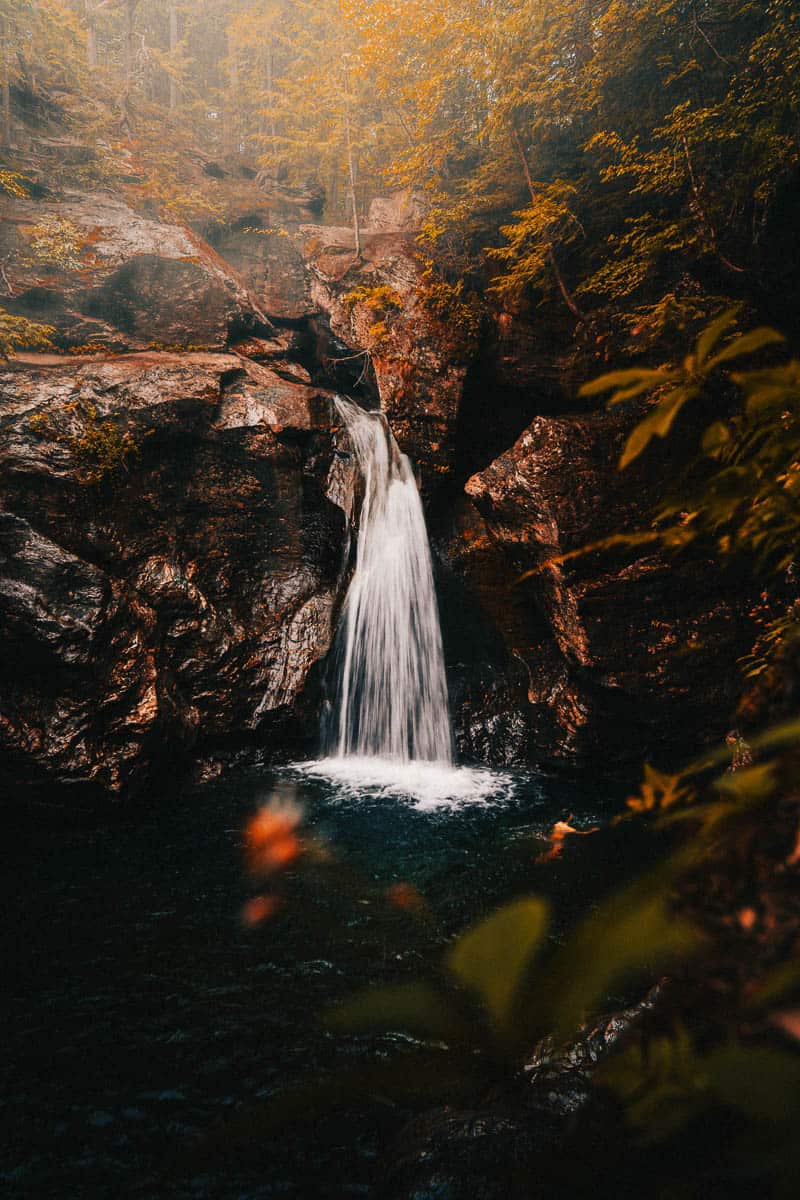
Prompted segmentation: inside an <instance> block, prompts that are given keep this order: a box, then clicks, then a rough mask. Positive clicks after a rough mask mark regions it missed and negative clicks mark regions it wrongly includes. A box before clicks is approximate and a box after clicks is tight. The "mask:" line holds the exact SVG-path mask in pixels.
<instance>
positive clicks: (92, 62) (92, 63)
mask: <svg viewBox="0 0 800 1200" xmlns="http://www.w3.org/2000/svg"><path fill="white" fill-rule="evenodd" d="M85 11H86V61H87V63H88V64H89V67H90V68H91V70H94V69H95V67H96V66H97V30H96V29H95V27H94V0H85Z"/></svg>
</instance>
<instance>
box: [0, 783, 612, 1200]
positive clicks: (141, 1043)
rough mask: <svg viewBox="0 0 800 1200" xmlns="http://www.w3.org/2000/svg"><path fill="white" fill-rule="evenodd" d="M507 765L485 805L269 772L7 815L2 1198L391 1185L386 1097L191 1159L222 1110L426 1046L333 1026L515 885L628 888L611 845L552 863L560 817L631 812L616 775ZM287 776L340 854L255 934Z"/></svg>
mask: <svg viewBox="0 0 800 1200" xmlns="http://www.w3.org/2000/svg"><path fill="white" fill-rule="evenodd" d="M323 765H324V764H323ZM327 765H328V767H330V766H331V764H327ZM428 770H429V768H424V771H425V773H427V772H428ZM347 774H351V772H350V771H348V772H347ZM446 774H447V773H446ZM478 774H479V775H483V774H484V773H483V772H479V773H478ZM487 774H490V773H487ZM456 777H457V778H458V779H459V780H464V781H466V780H469V779H470V778H471V776H470V773H468V772H465V773H463V774H462V773H458V774H457V776H456ZM450 778H451V781H452V776H451V777H450ZM490 778H491V779H492V780H493V781H494V783H493V787H494V791H493V792H489V791H487V792H486V793H485V794H484V795H483V798H482V799H481V800H480V802H478V803H468V802H465V801H464V800H463V799H462V800H461V801H458V802H455V803H454V802H453V799H452V795H450V796H449V797H448V800H447V802H446V803H438V804H437V803H435V802H433V803H432V802H431V793H430V788H429V787H428V788H426V789H425V791H426V794H427V801H426V800H425V799H422V800H421V799H420V797H419V795H416V796H415V795H414V794H410V795H406V796H405V798H403V797H401V796H398V795H396V794H393V795H392V796H388V795H387V788H392V789H393V791H394V792H396V791H397V790H398V787H399V782H400V781H399V776H398V773H397V771H396V767H394V766H393V768H392V776H391V777H390V778H389V779H388V781H386V780H385V781H383V783H380V784H375V783H373V784H372V785H371V786H370V785H369V784H368V783H367V782H366V781H365V780H363V779H362V780H360V781H354V780H353V778H352V777H351V778H345V779H344V780H342V779H339V780H336V779H333V780H331V779H328V778H325V777H324V776H323V775H322V774H319V773H315V772H313V771H311V770H298V769H297V768H296V767H290V768H286V769H282V770H276V771H269V772H264V771H257V770H248V771H241V772H237V773H233V774H231V775H229V776H227V777H225V778H224V779H222V780H219V781H217V782H216V783H213V784H209V785H206V786H204V787H202V788H197V789H193V790H191V791H187V792H186V793H184V794H183V795H182V796H181V797H179V798H178V799H177V800H176V799H174V798H170V799H166V798H165V799H163V800H159V798H158V797H156V796H154V797H153V798H152V800H153V803H151V804H150V805H144V804H140V805H139V806H137V808H136V810H135V811H131V812H130V813H124V814H117V815H116V816H115V817H113V818H112V817H111V815H110V814H109V813H108V812H104V813H98V814H97V816H96V817H93V818H91V819H90V818H88V817H87V818H84V819H83V820H82V821H81V822H77V821H71V820H67V819H66V818H65V817H62V818H61V819H59V817H58V814H55V813H46V812H42V813H41V814H40V815H39V816H37V815H36V814H31V813H30V812H29V813H27V814H24V813H17V814H16V815H15V816H12V815H9V814H6V817H5V818H4V821H5V830H4V833H5V845H6V847H7V849H8V850H9V852H10V853H9V855H8V857H9V860H10V861H9V862H8V865H7V867H6V871H5V873H4V875H3V877H2V883H1V884H0V886H1V887H2V893H3V895H2V901H3V906H4V911H5V914H6V920H5V923H4V933H3V947H2V953H3V963H4V992H5V1006H6V1021H5V1025H4V1030H5V1033H6V1054H5V1056H4V1059H5V1061H4V1067H3V1070H4V1074H5V1081H4V1091H3V1095H4V1103H5V1107H4V1120H5V1133H6V1137H5V1138H4V1146H3V1150H2V1159H1V1161H0V1183H2V1191H3V1196H4V1197H5V1198H7V1200H16V1198H17V1197H19V1198H20V1200H21V1198H22V1197H32V1196H36V1197H37V1200H48V1198H49V1197H52V1198H53V1200H56V1198H58V1200H61V1197H63V1196H67V1195H68V1196H70V1198H71V1200H90V1198H91V1200H97V1198H98V1197H102V1196H112V1195H113V1196H115V1197H117V1198H118V1200H122V1198H128V1197H130V1198H131V1200H145V1198H147V1200H173V1198H176V1200H177V1198H180V1200H184V1198H185V1200H205V1198H206V1197H208V1198H209V1200H211V1198H213V1200H234V1198H235V1197H242V1198H244V1197H247V1198H248V1200H262V1198H264V1200H266V1198H267V1197H273V1196H275V1197H277V1196H288V1195H290V1196H298V1197H305V1196H309V1197H311V1196H313V1197H315V1200H316V1198H317V1197H330V1198H334V1197H335V1198H339V1197H344V1196H361V1197H373V1196H377V1195H378V1194H379V1191H380V1185H379V1182H378V1181H379V1179H380V1176H381V1171H382V1167H381V1155H383V1154H385V1153H386V1152H387V1148H388V1147H389V1146H390V1145H391V1139H392V1137H393V1136H394V1134H395V1133H396V1130H397V1127H398V1124H401V1123H402V1122H403V1120H404V1119H405V1116H404V1114H403V1112H402V1111H398V1110H397V1109H386V1108H385V1106H380V1105H379V1106H378V1109H377V1110H375V1111H374V1112H373V1111H371V1112H370V1114H369V1115H368V1118H366V1117H365V1118H364V1119H359V1120H357V1121H354V1120H353V1118H352V1114H338V1115H337V1114H336V1113H332V1114H331V1115H330V1117H326V1118H325V1119H324V1120H321V1121H320V1123H318V1125H317V1126H316V1127H315V1128H314V1130H313V1133H312V1132H310V1131H309V1130H308V1129H304V1128H299V1129H297V1128H295V1129H293V1130H290V1131H289V1132H288V1133H287V1134H286V1135H285V1136H284V1135H283V1134H281V1136H280V1137H278V1138H277V1139H272V1140H268V1141H265V1142H264V1144H263V1145H260V1144H258V1142H256V1144H255V1145H254V1147H253V1154H252V1155H245V1156H243V1157H242V1160H241V1161H239V1162H237V1163H236V1164H234V1165H233V1166H232V1165H231V1164H230V1163H229V1162H228V1163H225V1164H224V1166H220V1167H219V1168H218V1169H217V1168H215V1167H214V1166H213V1164H212V1165H211V1166H209V1165H208V1164H202V1165H201V1164H198V1165H197V1166H195V1167H192V1166H191V1165H189V1166H186V1165H185V1164H184V1166H183V1168H182V1169H181V1170H180V1171H178V1170H174V1169H173V1168H172V1166H171V1165H170V1164H171V1163H172V1157H173V1155H174V1154H175V1153H176V1152H179V1151H181V1149H182V1148H183V1149H185V1148H186V1147H191V1146H192V1144H193V1140H194V1139H197V1138H199V1137H201V1136H202V1135H203V1134H204V1133H206V1132H208V1130H209V1129H211V1128H213V1126H214V1125H215V1123H216V1122H218V1121H220V1120H221V1119H224V1118H225V1117H226V1116H227V1115H229V1114H231V1113H237V1112H239V1111H240V1110H243V1109H246V1108H247V1106H249V1105H253V1104H258V1103H259V1102H261V1101H263V1100H265V1099H269V1098H270V1097H271V1096H274V1095H276V1094H278V1093H280V1091H281V1090H282V1089H284V1088H286V1087H289V1086H291V1085H292V1084H294V1083H295V1082H297V1081H298V1080H299V1079H303V1078H309V1077H310V1078H312V1079H319V1078H325V1077H328V1076H329V1075H331V1074H333V1073H335V1072H337V1071H339V1070H341V1069H343V1068H347V1067H350V1066H353V1065H355V1064H357V1063H359V1062H366V1061H374V1060H375V1057H376V1056H377V1057H379V1058H380V1057H386V1055H388V1054H394V1053H396V1052H402V1050H403V1047H404V1046H407V1044H408V1043H407V1041H406V1040H405V1039H404V1038H402V1037H401V1036H400V1035H398V1034H393V1033H391V1032H387V1033H386V1034H381V1035H375V1036H370V1037H363V1036H362V1037H354V1036H346V1035H333V1034H332V1033H331V1032H330V1031H329V1030H327V1029H326V1028H325V1026H324V1024H323V1017H324V1014H325V1012H326V1010H327V1009H328V1007H329V1006H330V1005H331V1004H334V1003H336V1002H337V1001H340V1000H342V999H343V998H345V997H346V996H348V995H350V994H352V993H353V992H354V991H357V990H359V989H361V988H363V987H365V986H368V985H370V984H381V983H389V982H397V981H400V980H411V979H416V978H420V977H424V976H425V975H426V973H428V972H429V971H431V970H433V969H435V967H436V964H438V962H439V961H440V959H441V954H442V950H443V947H444V945H445V944H446V942H447V940H448V939H449V938H450V937H451V936H452V935H453V934H454V933H456V932H458V931H459V930H461V929H463V928H464V927H465V926H466V925H467V924H469V923H470V922H471V921H472V920H474V919H476V918H479V917H480V916H482V915H484V914H486V913H488V912H489V911H490V910H491V909H492V908H493V907H494V906H495V905H497V904H499V903H501V902H502V901H503V900H505V899H507V898H509V897H511V896H513V895H519V894H520V893H521V892H525V893H530V892H535V891H540V892H546V893H549V894H550V895H551V896H552V897H553V904H554V911H555V912H556V913H558V914H559V917H560V916H561V915H562V914H564V913H566V912H567V911H568V910H569V909H571V910H572V911H574V908H575V905H576V903H578V902H580V904H585V903H587V902H588V901H590V900H591V898H592V897H593V896H594V895H595V894H598V893H599V892H602V891H604V890H606V888H607V887H608V886H610V885H611V883H612V881H613V880H614V878H615V877H616V875H617V874H618V872H619V863H618V862H608V861H605V860H604V858H603V853H604V852H603V847H602V845H601V844H599V843H598V842H597V839H596V838H594V837H592V838H575V839H572V840H573V842H574V843H575V844H574V846H569V847H568V848H567V851H566V853H565V856H564V858H563V859H562V860H561V861H559V862H558V863H550V864H545V865H542V866H537V865H536V859H537V857H538V856H539V855H540V854H541V853H542V851H543V850H544V849H545V847H546V835H547V832H548V831H549V829H550V828H551V827H552V824H553V823H554V821H556V820H558V819H559V818H560V817H562V816H564V815H566V814H568V813H573V812H574V813H575V814H576V818H575V822H574V823H575V824H576V825H578V826H579V827H580V828H588V827H591V826H592V825H596V824H598V823H599V822H600V821H601V820H602V817H603V814H604V811H605V812H606V813H607V812H609V811H610V808H609V806H608V804H604V803H603V802H602V799H598V790H597V789H596V788H595V787H594V786H592V787H586V788H584V786H583V785H581V784H579V783H577V782H573V783H570V782H566V781H555V780H545V779H538V778H536V777H534V776H529V775H519V774H515V773H513V772H503V773H502V775H500V776H497V775H494V776H490ZM501 779H502V780H503V782H502V783H501V782H500V780H501ZM287 789H288V790H289V791H290V792H291V794H292V795H293V796H295V798H296V799H297V801H298V802H299V803H300V804H301V805H302V806H303V809H304V813H305V818H304V829H305V830H306V831H307V832H308V833H309V834H311V835H313V836H314V837H317V838H319V839H320V840H324V843H325V844H326V845H327V846H328V847H329V848H330V851H331V857H332V862H331V863H329V864H328V865H324V864H320V865H318V866H313V865H309V864H304V863H300V864H298V865H297V868H296V869H295V867H292V868H290V869H289V870H288V871H287V872H286V873H285V876H284V878H283V879H282V880H281V881H280V884H279V886H280V889H281V893H282V905H281V909H280V911H279V912H278V913H277V915H276V916H275V917H274V918H273V920H271V921H269V922H267V923H266V924H265V925H263V926H262V927H260V928H259V929H255V930H253V929H246V928H244V927H243V926H242V924H241V922H240V919H239V914H240V912H241V908H242V904H243V903H244V901H245V900H246V898H247V896H248V895H249V894H250V891H251V890H252V889H251V888H249V886H248V881H247V880H246V878H245V873H244V869H243V854H242V843H243V829H244V827H245V825H246V823H247V821H248V819H249V817H250V816H252V814H253V813H254V812H255V811H257V809H258V807H259V806H260V805H261V804H263V803H265V802H268V801H269V799H270V797H272V796H274V795H275V793H276V791H277V792H279V793H282V792H285V791H286V790H287ZM411 790H412V792H413V789H411ZM452 791H453V788H452V786H451V783H446V784H445V786H444V787H443V788H442V789H441V793H440V795H441V794H443V793H452ZM475 794H476V793H475V792H471V793H470V795H471V796H472V798H473V799H474V798H475ZM344 869H346V870H347V872H352V874H349V875H348V878H349V879H350V880H351V882H350V884H349V885H348V887H347V888H343V887H341V886H340V883H339V878H340V872H341V871H342V870H344ZM354 878H357V880H358V881H359V882H358V883H357V884H355V885H354V884H353V883H352V880H353V879H354ZM398 883H409V884H411V885H413V886H414V887H415V888H417V889H419V891H420V892H421V893H422V895H423V896H424V897H425V898H426V900H427V902H428V903H429V905H430V908H431V910H432V912H433V913H434V914H435V916H436V925H435V929H434V930H433V932H431V931H426V930H423V929H421V928H420V927H419V926H418V925H414V924H410V923H409V921H408V918H407V917H406V916H404V914H403V913H402V912H400V911H398V910H396V909H394V908H392V907H391V906H390V905H387V904H386V903H383V902H382V900H381V895H382V894H383V892H384V891H385V889H388V888H391V886H392V885H395V884H398Z"/></svg>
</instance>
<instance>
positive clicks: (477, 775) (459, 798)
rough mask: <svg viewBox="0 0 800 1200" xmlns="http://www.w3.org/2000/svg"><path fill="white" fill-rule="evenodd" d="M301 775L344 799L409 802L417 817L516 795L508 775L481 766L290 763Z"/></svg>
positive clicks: (340, 760) (360, 760)
mask: <svg viewBox="0 0 800 1200" xmlns="http://www.w3.org/2000/svg"><path fill="white" fill-rule="evenodd" d="M291 769H293V770H295V771H298V772H299V773H301V774H304V775H309V776H312V777H315V778H318V779H325V780H327V781H328V782H329V783H331V784H333V786H334V787H335V788H336V789H337V790H338V791H339V792H340V793H341V795H342V796H343V797H346V798H352V799H357V798H360V797H366V796H370V797H373V798H374V797H376V796H378V797H381V796H386V797H392V798H396V799H404V800H410V801H411V802H412V803H413V807H414V808H416V809H417V810H418V811H419V812H434V811H436V810H438V809H448V808H460V807H462V806H464V805H468V804H482V805H493V804H498V803H504V802H507V801H509V800H510V799H511V798H512V797H513V795H514V792H515V790H516V789H515V784H514V779H513V777H512V776H511V775H508V774H504V773H502V772H499V771H489V770H487V769H485V768H482V767H453V766H450V765H449V764H447V763H430V762H398V761H397V760H396V759H389V758H372V757H361V758H323V759H319V760H317V761H314V762H305V763H294V764H293V765H292V768H291Z"/></svg>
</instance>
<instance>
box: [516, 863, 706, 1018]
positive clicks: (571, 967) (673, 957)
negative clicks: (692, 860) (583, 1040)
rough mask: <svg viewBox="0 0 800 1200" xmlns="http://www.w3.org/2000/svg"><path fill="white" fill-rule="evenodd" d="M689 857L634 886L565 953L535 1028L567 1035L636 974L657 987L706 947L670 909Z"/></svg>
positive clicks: (582, 928)
mask: <svg viewBox="0 0 800 1200" xmlns="http://www.w3.org/2000/svg"><path fill="white" fill-rule="evenodd" d="M688 861H689V853H688V851H687V854H686V855H683V856H682V855H675V856H673V858H672V859H670V860H669V861H668V862H667V863H665V864H663V865H662V866H661V867H660V868H659V869H658V870H656V871H654V872H653V873H652V874H651V875H649V876H647V877H645V878H644V879H643V880H639V881H637V883H635V884H634V885H633V886H632V887H630V888H626V889H625V890H624V891H622V892H619V893H617V895H615V896H613V897H612V898H611V899H610V900H608V901H606V902H605V903H604V904H602V905H601V906H600V908H599V909H598V910H597V911H596V912H595V913H592V915H591V916H590V917H588V918H587V919H586V920H585V921H584V922H583V923H582V924H581V925H579V926H578V928H577V929H576V930H575V932H574V933H573V934H572V935H571V937H570V939H569V941H568V942H567V944H566V945H565V946H564V947H563V949H562V950H560V951H559V952H558V953H557V954H556V956H555V958H554V960H553V962H552V963H551V965H550V967H549V969H548V971H547V972H546V976H545V978H544V979H543V980H540V981H539V983H540V986H539V995H538V996H537V998H536V1000H535V1001H534V1003H533V1008H534V1011H535V1010H536V1008H537V1006H539V1005H541V1004H542V999H541V998H540V997H543V998H546V1000H545V1008H544V1010H541V1009H540V1011H539V1020H538V1021H537V1027H544V1028H553V1029H555V1030H556V1031H557V1033H558V1034H559V1035H561V1036H564V1037H568V1036H570V1035H571V1034H573V1033H574V1032H575V1030H576V1029H578V1028H579V1027H580V1025H581V1024H582V1023H583V1021H585V1020H586V1019H587V1018H588V1017H590V1016H591V1015H592V1014H593V1013H596V1012H597V1010H598V1008H599V1007H600V1006H602V1005H604V1004H606V1003H608V999H609V994H610V993H611V992H612V990H613V989H614V988H616V987H619V986H620V985H621V984H624V983H625V982H626V981H628V980H630V979H631V978H633V977H642V978H643V981H644V982H649V983H654V982H655V981H656V980H657V979H658V977H659V975H661V974H662V973H663V971H664V970H665V969H667V968H669V967H671V966H674V965H675V964H676V963H680V962H685V961H687V960H689V959H690V958H692V957H693V956H694V955H695V954H697V953H698V951H699V950H700V949H701V948H702V947H703V945H704V944H705V940H704V938H703V937H702V935H701V934H700V933H699V932H698V931H697V930H696V929H695V928H694V927H693V926H691V925H689V924H688V923H687V922H686V921H683V920H680V919H679V918H678V917H677V916H676V915H675V913H674V912H673V911H672V908H671V904H670V897H671V892H672V888H673V887H674V885H675V882H676V879H677V877H678V874H679V871H680V870H681V869H683V868H684V867H685V865H686V863H687V862H688Z"/></svg>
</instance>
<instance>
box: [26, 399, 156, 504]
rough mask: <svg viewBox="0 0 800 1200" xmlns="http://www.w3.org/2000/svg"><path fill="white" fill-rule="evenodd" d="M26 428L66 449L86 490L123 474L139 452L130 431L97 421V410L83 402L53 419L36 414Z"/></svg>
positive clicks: (73, 404) (67, 408)
mask: <svg viewBox="0 0 800 1200" xmlns="http://www.w3.org/2000/svg"><path fill="white" fill-rule="evenodd" d="M29 424H30V427H31V428H32V429H33V430H34V431H36V432H38V433H40V434H41V435H42V436H44V437H48V438H52V439H53V440H54V441H56V442H58V443H59V444H60V445H62V446H64V447H66V449H67V450H68V451H69V453H70V454H71V456H72V458H73V460H74V462H75V465H76V468H77V476H78V481H79V482H80V483H81V484H83V485H84V486H85V487H91V486H96V485H97V484H100V483H102V482H103V481H104V480H106V479H108V478H109V477H111V476H113V475H115V474H116V473H117V472H119V471H120V470H125V469H126V468H127V464H128V462H129V461H130V459H131V458H134V457H135V456H136V455H138V453H139V449H140V448H139V445H138V443H137V442H136V439H135V438H134V436H133V434H132V433H131V432H130V431H129V430H121V429H120V428H119V426H118V425H117V424H116V422H114V421H110V420H105V421H103V420H100V418H99V414H98V412H97V408H96V406H95V405H94V404H92V403H87V402H85V401H71V402H70V403H68V404H66V405H64V407H63V409H62V410H61V411H60V412H59V413H58V414H57V415H55V416H53V415H51V414H48V413H38V414H36V415H35V416H33V417H31V419H30V421H29Z"/></svg>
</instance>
